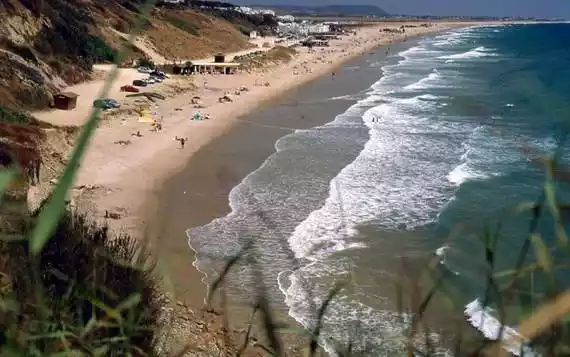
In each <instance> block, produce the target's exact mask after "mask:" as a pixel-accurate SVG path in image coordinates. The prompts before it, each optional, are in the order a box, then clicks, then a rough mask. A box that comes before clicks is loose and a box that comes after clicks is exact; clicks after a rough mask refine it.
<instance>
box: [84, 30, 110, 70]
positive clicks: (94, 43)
mask: <svg viewBox="0 0 570 357" xmlns="http://www.w3.org/2000/svg"><path fill="white" fill-rule="evenodd" d="M79 51H80V53H81V55H83V56H85V57H86V58H87V59H88V60H89V61H90V62H95V63H97V62H113V61H114V60H115V57H116V56H117V52H116V51H115V50H114V49H112V48H111V46H109V45H108V44H107V43H106V42H105V40H103V39H102V38H100V37H97V36H93V35H87V36H86V37H85V42H84V43H83V45H82V47H81V48H80V50H79Z"/></svg>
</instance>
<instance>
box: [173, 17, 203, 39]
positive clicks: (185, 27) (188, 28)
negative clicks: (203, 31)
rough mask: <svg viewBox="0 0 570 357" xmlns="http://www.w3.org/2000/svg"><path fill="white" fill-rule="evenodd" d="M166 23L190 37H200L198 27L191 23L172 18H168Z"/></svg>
mask: <svg viewBox="0 0 570 357" xmlns="http://www.w3.org/2000/svg"><path fill="white" fill-rule="evenodd" d="M166 21H168V22H169V23H170V24H171V25H173V26H175V27H178V28H179V29H181V30H182V31H185V32H188V33H189V34H191V35H194V36H200V27H199V26H197V25H195V24H193V23H191V22H188V21H184V20H182V19H179V18H177V17H173V16H168V17H167V18H166Z"/></svg>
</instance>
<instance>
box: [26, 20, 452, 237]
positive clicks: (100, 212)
mask: <svg viewBox="0 0 570 357" xmlns="http://www.w3.org/2000/svg"><path fill="white" fill-rule="evenodd" d="M401 25H402V24H400V23H390V24H386V25H384V24H378V25H376V26H369V27H363V28H360V29H358V31H357V33H356V35H354V36H352V35H351V36H345V37H344V38H343V39H341V40H335V41H331V45H330V47H329V48H326V49H318V48H317V49H315V50H314V51H312V52H309V51H307V49H306V48H302V47H301V48H299V54H298V55H296V56H295V58H293V59H292V60H291V61H290V62H289V63H286V64H282V65H279V66H274V67H272V68H268V69H266V70H264V71H256V72H253V73H237V74H235V75H231V76H221V75H211V76H193V77H192V78H191V79H192V85H194V86H196V87H195V88H193V90H192V91H191V92H190V91H185V92H184V94H182V95H178V96H174V97H173V98H169V99H167V100H165V101H162V102H159V103H157V105H156V106H155V107H153V108H152V110H153V111H155V112H156V113H158V114H159V115H160V116H161V117H162V118H163V131H162V132H161V133H159V134H158V135H155V133H153V132H152V131H151V128H150V126H149V125H148V124H141V123H138V122H137V120H136V119H137V117H138V116H137V115H136V113H134V112H133V110H131V111H130V112H125V113H123V112H120V113H119V114H117V115H115V116H112V117H111V119H110V120H103V121H102V123H101V124H100V127H99V128H98V130H97V132H96V134H95V136H94V137H93V138H92V141H91V143H90V147H89V150H88V152H87V154H86V156H85V158H84V160H83V162H82V165H81V169H80V170H79V174H78V176H77V179H76V181H75V185H74V187H75V190H74V192H73V193H72V195H71V200H72V201H73V202H74V203H76V204H77V205H78V206H80V207H83V208H84V209H87V210H89V211H90V212H91V214H92V215H93V217H94V218H95V219H102V220H105V221H106V222H107V223H108V224H109V225H110V226H111V228H113V229H116V230H118V231H123V232H128V233H131V234H133V235H136V236H148V235H149V234H151V235H152V233H151V232H149V230H151V231H152V224H150V225H149V224H148V223H149V218H147V217H153V214H152V213H149V212H153V211H154V209H155V202H156V201H155V197H153V194H154V193H155V192H156V189H157V188H160V187H161V185H162V183H163V182H164V180H165V179H167V178H168V177H170V176H172V175H173V174H175V173H176V172H178V171H180V170H181V169H182V168H183V167H184V166H185V165H186V162H187V161H188V159H189V158H190V157H191V156H192V155H193V154H194V153H195V152H196V151H197V150H198V149H199V148H201V147H203V146H204V145H206V144H207V143H209V142H211V141H212V140H213V139H215V138H217V137H219V136H220V135H222V134H224V133H225V132H227V130H229V129H230V128H231V127H232V126H234V125H235V124H237V123H239V120H240V117H241V116H243V115H245V114H247V113H249V112H251V111H252V110H253V109H255V108H257V107H259V106H260V105H262V104H263V103H264V102H267V101H269V100H271V99H273V98H275V97H277V96H279V95H280V94H282V93H284V92H286V91H287V90H290V89H292V88H295V87H298V86H300V85H302V84H304V83H307V82H309V81H311V80H313V79H315V78H317V77H319V76H322V75H331V72H333V71H334V69H335V68H337V67H338V66H340V65H342V64H343V63H344V62H346V61H348V60H350V59H351V58H356V57H358V56H360V55H362V54H365V53H367V52H369V51H371V50H372V49H374V48H375V47H377V46H380V45H382V44H388V43H390V42H399V41H404V40H405V39H406V38H408V37H412V36H417V35H421V34H426V33H431V32H437V31H441V30H442V29H445V28H449V27H453V26H461V24H457V23H437V24H434V25H433V26H432V27H429V28H424V27H415V28H409V29H407V33H406V34H387V33H383V32H381V31H380V30H381V29H382V28H384V27H390V28H395V29H396V28H399V27H400V26H401ZM98 69H99V70H100V71H102V72H104V71H109V70H110V68H109V67H108V66H100V67H99V68H98ZM134 72H135V71H134V70H126V71H125V70H123V71H122V72H121V73H120V77H119V80H118V81H117V82H115V83H114V84H113V88H112V93H113V94H118V93H119V91H118V87H120V85H121V84H123V82H129V81H130V80H131V79H133V78H135V77H136V74H135V73H134ZM125 78H126V79H125ZM123 80H124V81H123ZM177 80H180V81H185V79H177ZM266 83H268V84H269V85H268V86H266V85H265V84H266ZM102 86H103V81H101V80H100V81H97V82H94V83H87V84H84V85H79V86H77V87H79V88H80V89H79V91H80V93H82V94H83V97H89V95H91V96H96V95H97V94H98V93H99V91H100V90H101V88H102ZM181 86H185V87H190V84H188V83H185V82H184V83H183V85H181ZM242 86H246V87H247V88H248V89H249V91H248V92H247V93H244V94H243V95H241V96H239V97H235V101H234V102H232V103H219V102H218V98H219V97H220V96H222V95H223V94H224V93H225V92H228V91H230V92H233V91H234V90H236V89H239V88H240V87H242ZM70 89H72V90H76V91H77V89H76V88H70ZM81 91H82V92H81ZM193 96H199V97H200V98H201V102H202V104H203V105H204V106H205V107H206V108H204V109H200V111H201V112H202V113H204V114H208V115H209V116H210V117H211V118H212V119H210V120H204V121H193V120H190V118H191V117H192V115H193V114H194V113H195V112H196V111H197V110H196V109H195V108H194V105H193V104H192V103H191V100H190V99H191V97H193ZM119 98H124V94H122V95H121V96H120V97H119ZM80 100H81V98H80ZM90 106H91V101H90V100H89V99H85V100H83V102H80V103H79V104H78V108H77V110H74V111H70V112H61V111H60V112H53V111H52V112H47V113H34V114H35V115H36V117H38V118H39V119H40V120H43V121H46V122H49V123H51V124H55V125H81V123H82V122H83V121H84V120H85V119H86V118H87V114H88V113H89V110H90ZM121 116H124V117H125V118H121ZM136 131H140V132H141V133H142V134H143V136H142V137H133V136H132V135H131V134H133V133H134V132H136ZM176 136H178V137H187V138H188V140H187V143H186V145H185V147H184V149H180V144H179V142H178V141H176V140H175V137H176ZM121 140H122V141H127V140H129V141H130V145H120V144H116V143H117V142H119V141H121ZM39 189H40V188H35V189H32V190H31V194H30V196H31V200H32V201H37V199H38V197H41V196H42V195H41V194H40V193H39V192H38V190H39ZM43 191H45V190H43ZM105 212H116V213H118V214H119V215H120V217H121V218H120V219H118V220H106V219H105V218H104V217H105Z"/></svg>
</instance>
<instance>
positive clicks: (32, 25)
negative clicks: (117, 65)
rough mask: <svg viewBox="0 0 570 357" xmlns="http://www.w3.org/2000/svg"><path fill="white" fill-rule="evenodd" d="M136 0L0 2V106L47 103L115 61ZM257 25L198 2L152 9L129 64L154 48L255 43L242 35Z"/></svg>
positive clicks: (184, 51) (177, 55)
mask: <svg viewBox="0 0 570 357" xmlns="http://www.w3.org/2000/svg"><path fill="white" fill-rule="evenodd" d="M139 3H141V1H138V0H97V1H95V0H83V1H75V0H49V1H47V0H34V1H31V0H26V1H19V0H0V17H1V18H2V19H3V21H2V22H0V108H9V109H14V110H37V109H42V108H47V107H48V106H49V105H50V103H51V102H52V95H53V94H54V93H55V92H57V91H59V90H61V89H62V88H64V87H66V86H69V85H72V84H76V83H79V82H82V81H85V80H88V79H90V78H91V77H92V75H93V72H92V66H93V64H95V63H110V62H112V61H114V60H115V58H116V56H117V53H118V50H119V49H120V48H121V47H122V45H123V44H124V42H125V37H126V34H127V33H129V32H131V31H132V30H133V29H134V26H135V23H136V19H137V17H138V16H139V9H138V6H140V5H139ZM257 25H258V24H255V23H252V22H251V19H249V18H235V19H234V18H233V17H231V16H227V15H226V16H225V17H222V16H216V14H213V13H207V12H205V11H201V10H200V8H196V7H195V8H162V7H160V8H159V7H157V8H154V9H153V10H152V11H151V14H150V17H149V19H148V21H146V23H145V24H144V26H143V29H142V33H141V35H140V36H139V40H138V41H137V43H136V44H135V45H134V46H131V51H130V54H129V55H128V56H126V58H125V62H124V63H128V64H129V65H130V64H132V62H133V61H134V60H136V59H139V58H141V57H150V56H148V53H149V52H152V53H156V54H157V56H159V57H161V58H164V59H166V60H179V59H192V58H194V59H195V58H204V57H209V56H210V55H213V54H215V53H217V52H220V51H227V52H231V51H239V50H242V49H245V48H247V47H249V46H250V44H249V42H248V38H247V37H246V36H245V35H244V33H247V30H248V29H252V28H255V27H256V26H257Z"/></svg>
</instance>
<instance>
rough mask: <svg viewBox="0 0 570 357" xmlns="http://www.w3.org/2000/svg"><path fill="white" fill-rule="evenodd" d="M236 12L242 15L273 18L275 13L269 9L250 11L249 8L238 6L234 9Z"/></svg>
mask: <svg viewBox="0 0 570 357" xmlns="http://www.w3.org/2000/svg"><path fill="white" fill-rule="evenodd" d="M235 10H236V11H239V12H241V13H242V14H247V15H271V16H275V11H273V10H269V9H252V8H251V7H247V6H238V7H236V8H235Z"/></svg>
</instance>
